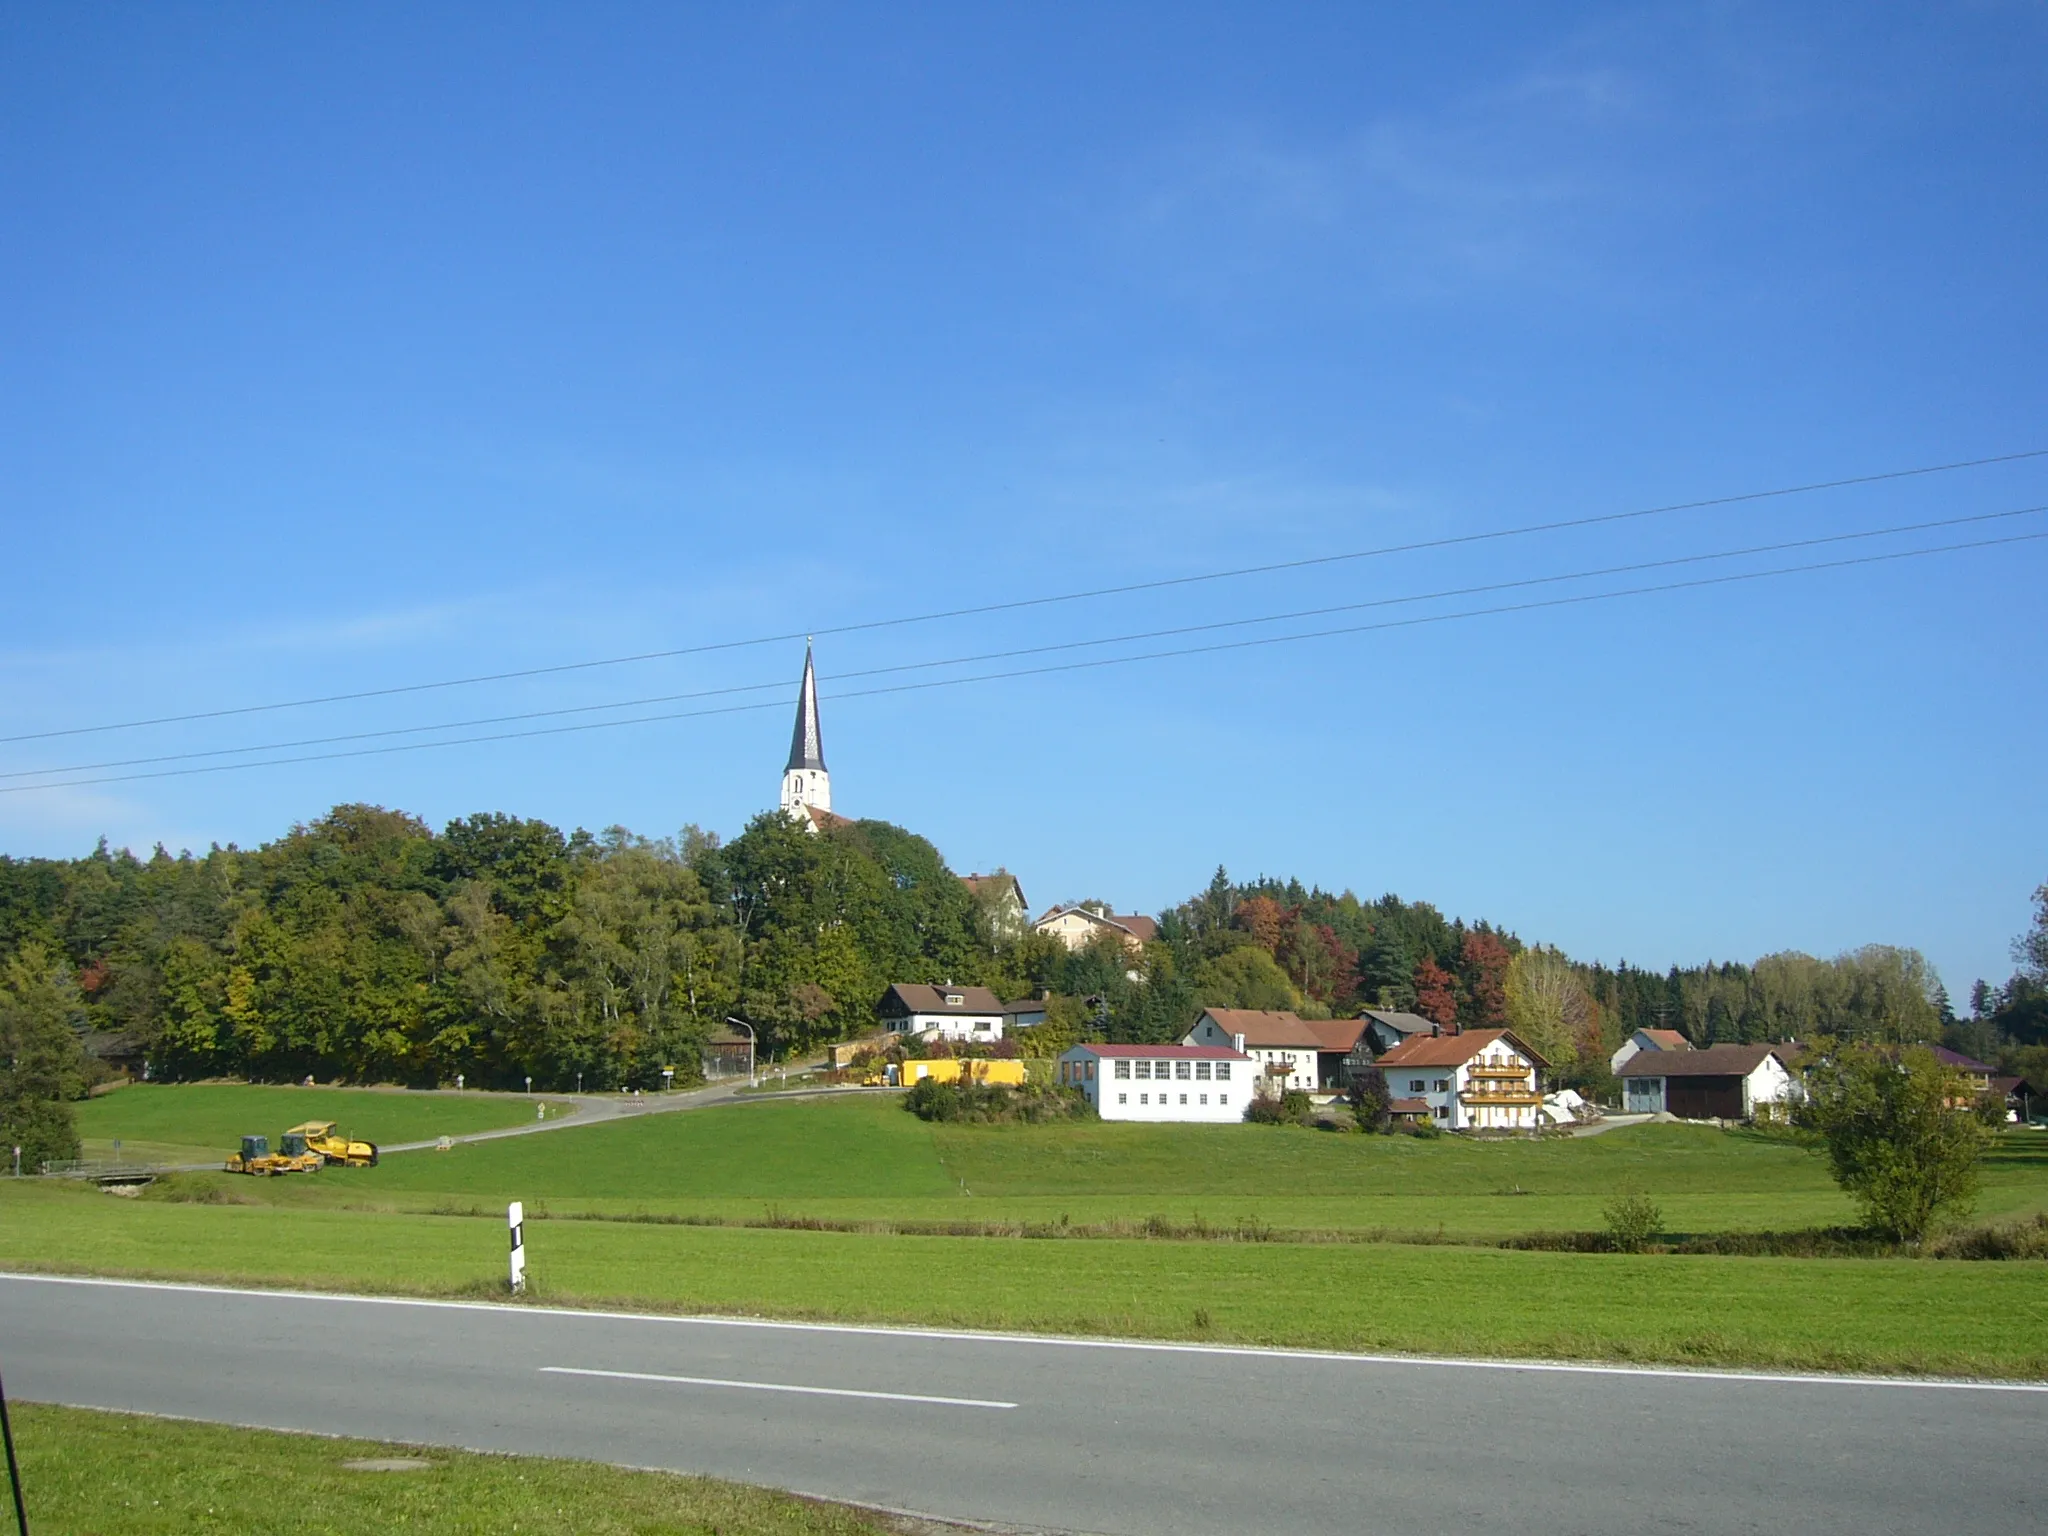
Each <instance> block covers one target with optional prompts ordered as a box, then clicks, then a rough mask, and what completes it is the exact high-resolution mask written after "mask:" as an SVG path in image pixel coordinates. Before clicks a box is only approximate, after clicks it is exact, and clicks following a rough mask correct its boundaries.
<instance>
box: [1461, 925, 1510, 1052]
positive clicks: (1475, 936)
mask: <svg viewBox="0 0 2048 1536" xmlns="http://www.w3.org/2000/svg"><path fill="white" fill-rule="evenodd" d="M1512 959H1514V952H1513V951H1512V950H1510V949H1509V948H1508V947H1507V945H1506V944H1505V943H1504V942H1503V941H1502V939H1501V937H1500V935H1499V934H1497V933H1495V932H1493V930H1491V929H1490V928H1473V929H1469V930H1467V932H1466V934H1465V942H1464V943H1463V944H1462V945H1461V946H1460V947H1459V950H1458V973H1459V978H1458V979H1459V980H1461V981H1462V982H1464V984H1465V1021H1466V1022H1467V1023H1470V1024H1473V1025H1475V1026H1477V1027H1478V1028H1480V1029H1496V1028H1499V1027H1500V1026H1501V1025H1503V1024H1505V1023H1506V1022H1507V1017H1508V991H1507V976H1508V962H1509V961H1510V960H1512Z"/></svg>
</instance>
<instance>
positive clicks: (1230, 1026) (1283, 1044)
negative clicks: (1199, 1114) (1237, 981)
mask: <svg viewBox="0 0 2048 1536" xmlns="http://www.w3.org/2000/svg"><path fill="white" fill-rule="evenodd" d="M1202 1018H1207V1019H1214V1020H1215V1021H1216V1027H1217V1028H1218V1029H1220V1030H1222V1031H1223V1033H1225V1034H1226V1035H1243V1036H1244V1043H1245V1044H1246V1045H1247V1046H1255V1047H1258V1048H1260V1049H1263V1050H1269V1051H1271V1050H1311V1051H1320V1050H1337V1049H1340V1047H1337V1046H1325V1045H1324V1044H1323V1042H1322V1040H1321V1039H1320V1038H1319V1037H1318V1036H1317V1035H1316V1032H1315V1031H1314V1030H1313V1029H1311V1028H1310V1027H1309V1025H1308V1023H1307V1022H1306V1021H1305V1020H1303V1019H1302V1018H1300V1017H1299V1016H1298V1015H1296V1014H1293V1013H1286V1012H1274V1011H1272V1010H1269V1009H1265V1008H1204V1009H1203V1010H1202ZM1201 1022H1202V1020H1201V1019H1196V1020H1195V1023H1197V1024H1200V1023H1201ZM1350 1048H1351V1047H1350V1046H1349V1045H1346V1046H1343V1047H1341V1049H1343V1050H1349V1049H1350Z"/></svg>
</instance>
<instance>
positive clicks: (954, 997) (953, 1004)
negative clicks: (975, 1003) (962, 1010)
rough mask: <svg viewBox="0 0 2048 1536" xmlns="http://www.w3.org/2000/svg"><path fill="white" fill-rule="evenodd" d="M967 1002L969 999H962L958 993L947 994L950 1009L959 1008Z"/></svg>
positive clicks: (947, 1003)
mask: <svg viewBox="0 0 2048 1536" xmlns="http://www.w3.org/2000/svg"><path fill="white" fill-rule="evenodd" d="M966 1001H967V999H966V998H964V997H962V996H961V995H960V994H959V993H958V992H948V993H947V994H946V1006H947V1007H948V1008H958V1007H959V1006H960V1005H961V1004H962V1003H964V1002H966Z"/></svg>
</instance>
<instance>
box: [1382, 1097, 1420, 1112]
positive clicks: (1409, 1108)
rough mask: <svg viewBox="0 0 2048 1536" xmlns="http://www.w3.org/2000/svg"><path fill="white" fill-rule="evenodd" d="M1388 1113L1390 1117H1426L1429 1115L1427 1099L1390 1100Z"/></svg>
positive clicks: (1388, 1101)
mask: <svg viewBox="0 0 2048 1536" xmlns="http://www.w3.org/2000/svg"><path fill="white" fill-rule="evenodd" d="M1387 1113H1388V1114H1390V1115H1426V1114H1428V1113H1429V1100H1427V1099H1389V1100H1387Z"/></svg>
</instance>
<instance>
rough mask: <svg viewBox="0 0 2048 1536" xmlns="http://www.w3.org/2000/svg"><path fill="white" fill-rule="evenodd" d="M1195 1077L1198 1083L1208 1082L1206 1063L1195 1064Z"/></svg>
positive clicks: (1207, 1065) (1207, 1066)
mask: <svg viewBox="0 0 2048 1536" xmlns="http://www.w3.org/2000/svg"><path fill="white" fill-rule="evenodd" d="M1195 1077H1196V1079H1197V1080H1198V1081H1200V1082H1204V1083H1206V1082H1207V1081H1209V1063H1207V1062H1206V1061H1198V1062H1196V1063H1195Z"/></svg>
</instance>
